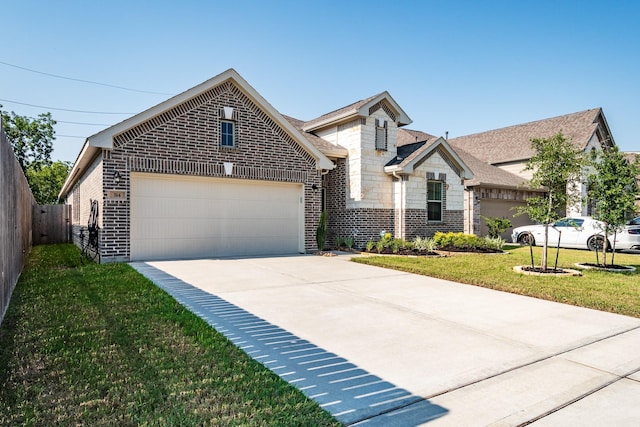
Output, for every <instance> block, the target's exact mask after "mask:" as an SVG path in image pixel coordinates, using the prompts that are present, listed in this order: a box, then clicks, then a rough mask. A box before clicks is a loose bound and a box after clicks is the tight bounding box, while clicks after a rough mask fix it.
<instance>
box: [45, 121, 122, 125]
mask: <svg viewBox="0 0 640 427" xmlns="http://www.w3.org/2000/svg"><path fill="white" fill-rule="evenodd" d="M56 123H67V124H70V125H87V126H111V125H110V124H107V123H84V122H68V121H66V120H56Z"/></svg>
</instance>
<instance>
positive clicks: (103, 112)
mask: <svg viewBox="0 0 640 427" xmlns="http://www.w3.org/2000/svg"><path fill="white" fill-rule="evenodd" d="M0 101H3V102H11V103H12V104H18V105H26V106H28V107H37V108H44V109H47V110H58V111H69V112H71V113H86V114H122V115H133V114H135V113H114V112H109V111H85V110H70V109H67V108H56V107H45V106H43V105H35V104H27V103H26V102H18V101H12V100H10V99H2V98H0Z"/></svg>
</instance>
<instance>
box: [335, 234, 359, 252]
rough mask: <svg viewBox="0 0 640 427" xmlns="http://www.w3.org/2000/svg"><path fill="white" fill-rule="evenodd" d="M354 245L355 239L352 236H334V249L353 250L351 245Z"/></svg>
mask: <svg viewBox="0 0 640 427" xmlns="http://www.w3.org/2000/svg"><path fill="white" fill-rule="evenodd" d="M354 243H355V238H354V237H353V236H346V237H343V236H336V247H338V248H349V249H352V248H353V244H354Z"/></svg>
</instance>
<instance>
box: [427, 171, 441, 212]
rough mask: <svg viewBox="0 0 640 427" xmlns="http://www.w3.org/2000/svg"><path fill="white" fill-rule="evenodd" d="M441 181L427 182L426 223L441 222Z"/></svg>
mask: <svg viewBox="0 0 640 427" xmlns="http://www.w3.org/2000/svg"><path fill="white" fill-rule="evenodd" d="M443 188H444V185H443V182H442V181H427V221H442V201H443V197H442V196H443V193H442V190H443Z"/></svg>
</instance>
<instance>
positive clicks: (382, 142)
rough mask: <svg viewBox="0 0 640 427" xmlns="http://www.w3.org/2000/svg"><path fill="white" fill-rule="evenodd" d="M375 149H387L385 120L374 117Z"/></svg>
mask: <svg viewBox="0 0 640 427" xmlns="http://www.w3.org/2000/svg"><path fill="white" fill-rule="evenodd" d="M376 150H384V151H387V121H386V120H383V119H376Z"/></svg>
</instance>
